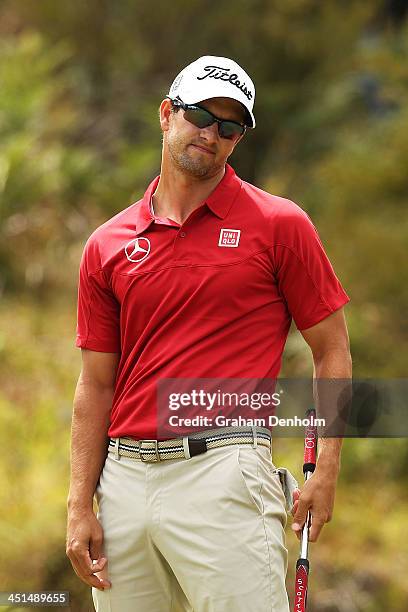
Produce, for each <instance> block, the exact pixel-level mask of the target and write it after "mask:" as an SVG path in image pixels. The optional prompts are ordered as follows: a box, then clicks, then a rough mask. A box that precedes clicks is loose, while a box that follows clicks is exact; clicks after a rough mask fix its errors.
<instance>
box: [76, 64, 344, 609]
mask: <svg viewBox="0 0 408 612" xmlns="http://www.w3.org/2000/svg"><path fill="white" fill-rule="evenodd" d="M254 100H255V88H254V84H253V82H252V80H251V79H250V77H249V76H248V74H247V73H246V72H245V71H244V70H243V69H242V68H241V67H240V66H239V65H238V64H237V63H236V62H234V61H232V60H231V59H228V58H223V57H213V56H204V57H201V58H199V59H198V60H196V61H195V62H193V63H192V64H189V65H188V66H187V67H186V68H184V70H182V71H181V73H180V74H179V75H178V76H177V77H176V79H175V80H174V81H173V84H172V86H171V88H170V91H169V94H168V96H166V97H165V99H163V101H162V102H161V105H160V126H161V130H162V133H163V151H162V163H161V172H160V175H159V176H158V177H156V178H155V179H154V180H153V181H152V182H151V183H150V185H149V186H148V187H147V190H146V192H145V194H144V196H143V198H142V199H141V200H139V201H138V202H136V203H134V204H132V205H131V206H129V207H128V208H126V209H124V210H122V211H121V212H119V213H118V214H117V215H115V216H114V217H113V218H112V219H110V220H108V221H107V222H106V223H104V224H103V225H101V226H100V227H98V228H97V229H96V230H95V231H94V232H93V234H92V235H91V236H90V238H89V239H88V241H87V243H86V246H85V249H84V252H83V256H82V260H81V265H80V275H79V290H78V326H77V339H76V345H77V346H78V347H80V348H81V351H82V370H81V373H80V376H79V380H78V385H77V389H76V393H75V399H74V413H73V423H72V452H71V466H72V467H71V485H70V491H69V496H68V529H67V554H68V556H69V558H70V560H71V562H72V565H73V567H74V570H75V572H76V573H77V575H78V576H79V577H80V578H81V579H82V580H83V581H84V582H85V583H86V584H88V585H90V586H91V587H92V594H93V600H94V604H95V608H96V610H97V611H99V612H131V611H132V612H133V611H136V610H137V611H138V612H147V611H148V612H171V611H174V612H175V611H182V612H186V611H194V612H210V611H211V612H241V611H242V612H251V611H255V610H256V611H257V612H266V611H268V612H288V610H289V607H288V598H287V594H286V589H285V576H286V570H287V549H286V547H285V533H284V529H285V526H286V522H287V511H292V513H293V514H294V523H293V525H292V527H293V529H294V530H295V531H296V533H297V535H298V534H299V531H300V530H301V527H302V525H303V524H304V522H305V519H306V515H307V512H308V510H309V509H310V510H311V512H312V516H313V519H312V520H313V523H312V528H311V534H310V539H311V541H315V540H316V539H317V538H318V536H319V533H320V531H321V529H322V526H323V525H324V523H326V522H327V521H329V520H330V518H331V514H332V511H333V503H334V494H335V487H336V479H337V476H338V471H339V464H340V446H341V443H340V440H338V439H323V440H322V442H321V444H320V452H319V457H318V461H317V466H316V471H315V473H314V475H313V477H312V478H311V479H310V480H309V481H308V482H307V483H306V484H305V485H304V486H303V488H302V489H301V491H300V493H299V491H295V492H294V488H295V485H294V482H293V479H292V478H291V475H290V474H289V473H286V479H285V478H283V479H282V472H281V473H279V472H278V470H277V468H276V467H275V465H274V464H273V462H272V457H271V432H270V430H269V429H268V427H262V426H251V425H248V426H245V425H243V426H235V425H233V426H226V427H220V426H214V423H213V422H212V421H211V417H210V416H209V415H210V413H211V411H210V410H209V409H208V407H207V409H206V411H204V412H206V414H207V418H208V421H206V422H208V424H209V426H208V427H207V428H206V427H204V428H201V430H200V431H195V432H192V433H189V432H188V431H186V430H185V429H183V428H180V430H179V435H173V436H171V435H169V434H167V435H166V431H165V429H163V427H162V424H163V418H164V417H163V415H164V413H163V410H164V409H163V406H161V405H159V399H158V398H159V395H160V394H159V392H158V390H159V387H160V384H161V383H162V382H163V381H166V380H170V381H173V382H174V380H176V381H177V380H181V379H183V380H184V379H188V380H190V379H196V380H200V379H202V380H205V381H208V380H214V379H216V380H217V381H219V380H220V379H222V380H226V381H231V380H235V381H237V380H239V381H243V380H246V381H248V380H270V379H272V380H274V379H276V378H277V376H278V374H279V371H280V367H281V358H282V352H283V349H284V346H285V342H286V338H287V335H288V332H289V327H290V324H291V321H292V320H294V322H295V324H296V326H297V328H298V329H299V331H300V332H301V334H302V335H303V337H304V339H305V340H306V342H307V343H308V345H309V346H310V348H311V351H312V355H313V362H314V373H315V376H316V377H318V378H328V377H332V378H344V379H345V378H349V377H350V376H351V358H350V352H349V341H348V334H347V329H346V324H345V319H344V314H343V306H344V305H345V304H346V303H347V302H348V301H349V298H348V296H347V294H346V293H345V291H344V290H343V288H342V286H341V284H340V282H339V280H338V279H337V277H336V275H335V273H334V270H333V268H332V266H331V264H330V262H329V260H328V258H327V256H326V254H325V251H324V248H323V246H322V243H321V241H320V239H319V236H318V234H317V231H316V229H315V227H314V225H313V223H312V221H311V220H310V218H309V216H308V215H307V214H306V213H305V212H304V211H303V210H302V209H301V208H300V207H299V206H298V205H297V204H295V203H294V202H292V201H290V200H287V199H285V198H282V197H278V196H275V195H271V194H269V193H267V192H265V191H263V190H261V189H259V188H258V187H255V186H254V185H251V184H250V183H248V182H246V181H243V180H242V179H240V178H239V177H238V176H237V175H236V174H235V172H234V170H233V169H232V167H231V166H230V165H229V164H227V159H228V157H229V156H230V155H231V153H232V152H233V150H234V148H235V147H236V146H237V144H238V143H239V142H240V141H241V140H242V139H243V138H244V137H245V132H246V130H247V128H254V127H255V117H254V114H253V106H254ZM184 395H186V394H184ZM187 395H188V394H187ZM178 397H179V399H180V397H181V396H180V395H179V396H178ZM182 399H183V401H184V400H185V397H184V396H183V398H182ZM173 400H174V397H173ZM173 408H174V407H173ZM175 410H176V411H177V407H176V408H175ZM179 412H180V411H178V412H177V414H179ZM235 416H237V415H235ZM228 425H230V423H229V424H228ZM94 495H95V498H96V502H97V514H95V512H94V507H93V498H94Z"/></svg>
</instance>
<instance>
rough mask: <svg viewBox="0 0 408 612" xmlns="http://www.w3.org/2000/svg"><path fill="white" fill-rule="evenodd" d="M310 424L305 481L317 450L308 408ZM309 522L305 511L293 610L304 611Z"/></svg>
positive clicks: (306, 432)
mask: <svg viewBox="0 0 408 612" xmlns="http://www.w3.org/2000/svg"><path fill="white" fill-rule="evenodd" d="M306 416H307V418H309V420H310V424H309V425H308V426H307V427H306V431H305V453H304V463H303V474H304V475H305V482H306V480H308V479H309V478H310V476H311V475H312V474H313V472H314V470H315V467H316V451H317V427H316V425H315V424H314V420H315V418H316V410H315V409H314V408H311V409H309V410H308V411H307V412H306ZM310 523H311V514H310V512H308V513H307V517H306V522H305V524H304V525H303V529H302V535H301V537H300V556H299V559H298V560H297V563H296V581H295V601H294V611H295V612H306V602H307V589H308V578H309V560H308V545H309V530H310Z"/></svg>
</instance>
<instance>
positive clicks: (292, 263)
mask: <svg viewBox="0 0 408 612" xmlns="http://www.w3.org/2000/svg"><path fill="white" fill-rule="evenodd" d="M158 180H159V177H156V178H155V179H154V180H153V181H152V183H151V184H150V185H149V187H148V189H147V191H146V193H145V194H144V197H143V198H142V199H141V200H139V201H138V202H136V203H134V204H132V205H131V206H129V207H128V208H126V209H125V210H123V211H121V212H120V213H118V214H117V215H115V216H114V217H113V218H112V219H110V220H109V221H107V222H106V223H104V224H103V225H101V226H100V227H98V228H97V229H96V230H95V231H94V232H93V234H92V235H91V236H90V238H89V239H88V241H87V243H86V245H85V249H84V252H83V256H82V260H81V265H80V274H79V289H78V325H77V339H76V346H78V347H81V348H87V349H91V350H93V351H102V352H119V353H121V355H120V362H119V368H118V373H117V379H116V387H115V393H114V398H113V407H112V413H111V424H110V428H109V432H108V433H109V435H110V436H111V437H117V436H132V437H134V438H142V439H146V438H156V437H157V436H156V384H157V381H158V380H159V379H162V378H276V377H277V376H278V374H279V370H280V366H281V357H282V352H283V349H284V345H285V342H286V338H287V335H288V331H289V327H290V323H291V320H292V318H293V320H294V321H295V323H296V326H297V327H298V329H301V330H303V329H307V328H308V327H311V326H313V325H316V323H318V322H319V321H321V320H322V319H324V318H325V317H327V316H328V315H330V314H331V313H332V312H334V311H335V310H337V309H338V308H340V307H341V306H343V305H344V304H346V303H347V302H348V301H349V297H348V296H347V294H346V293H345V291H344V290H343V288H342V286H341V284H340V282H339V280H338V279H337V277H336V275H335V273H334V270H333V268H332V266H331V264H330V261H329V259H328V258H327V256H326V254H325V251H324V249H323V246H322V243H321V241H320V239H319V236H318V234H317V231H316V229H315V227H314V225H313V223H312V221H311V220H310V218H309V216H308V215H307V214H306V213H305V212H304V211H303V210H302V209H301V208H300V207H299V206H297V204H295V203H294V202H291V201H290V200H287V199H285V198H281V197H277V196H273V195H270V194H269V193H266V192H265V191H262V190H261V189H258V188H257V187H255V186H253V185H251V184H250V183H247V182H245V181H243V180H241V179H240V178H239V177H238V176H237V175H236V174H235V172H234V170H233V169H232V168H231V166H229V165H228V164H227V165H226V172H225V175H224V177H223V179H222V180H221V181H220V183H219V184H218V185H217V187H216V188H215V189H214V191H213V192H212V193H211V195H210V196H209V197H208V198H207V200H206V201H205V203H203V204H202V205H201V206H200V207H199V208H197V209H196V210H194V211H193V212H192V213H191V215H190V216H189V217H188V219H186V221H185V222H184V223H183V225H181V226H180V225H179V224H178V223H176V222H174V221H170V220H168V219H159V218H158V217H154V216H153V215H152V211H151V207H150V200H151V195H152V193H153V192H154V190H155V188H156V186H157V183H158Z"/></svg>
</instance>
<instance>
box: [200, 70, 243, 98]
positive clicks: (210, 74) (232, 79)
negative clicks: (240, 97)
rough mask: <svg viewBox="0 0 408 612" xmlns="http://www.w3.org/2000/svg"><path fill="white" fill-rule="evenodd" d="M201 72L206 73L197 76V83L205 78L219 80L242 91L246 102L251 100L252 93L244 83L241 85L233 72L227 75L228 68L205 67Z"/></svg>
mask: <svg viewBox="0 0 408 612" xmlns="http://www.w3.org/2000/svg"><path fill="white" fill-rule="evenodd" d="M203 70H204V71H205V72H206V73H207V74H204V75H202V76H198V77H197V80H198V81H203V80H204V79H206V78H210V79H221V81H228V82H229V83H231V85H235V87H238V89H240V90H241V91H242V93H243V94H244V95H245V96H246V97H247V98H248V100H252V91H250V90H249V89H248V88H247V87H246V85H245V83H241V81H240V80H239V79H238V75H237V74H235V72H233V73H232V74H229V71H230V69H229V68H222V66H205V67H204V68H203Z"/></svg>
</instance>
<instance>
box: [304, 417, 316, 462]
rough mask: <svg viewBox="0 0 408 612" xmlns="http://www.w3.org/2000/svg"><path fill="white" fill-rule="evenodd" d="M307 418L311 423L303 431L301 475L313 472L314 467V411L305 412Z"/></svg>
mask: <svg viewBox="0 0 408 612" xmlns="http://www.w3.org/2000/svg"><path fill="white" fill-rule="evenodd" d="M307 418H308V419H310V420H311V421H312V423H310V425H308V426H307V427H306V430H305V454H304V461H303V473H304V474H306V472H314V469H315V467H316V451H317V426H316V425H315V424H314V423H313V421H314V420H315V419H316V410H315V409H314V408H311V409H310V410H308V411H307Z"/></svg>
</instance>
